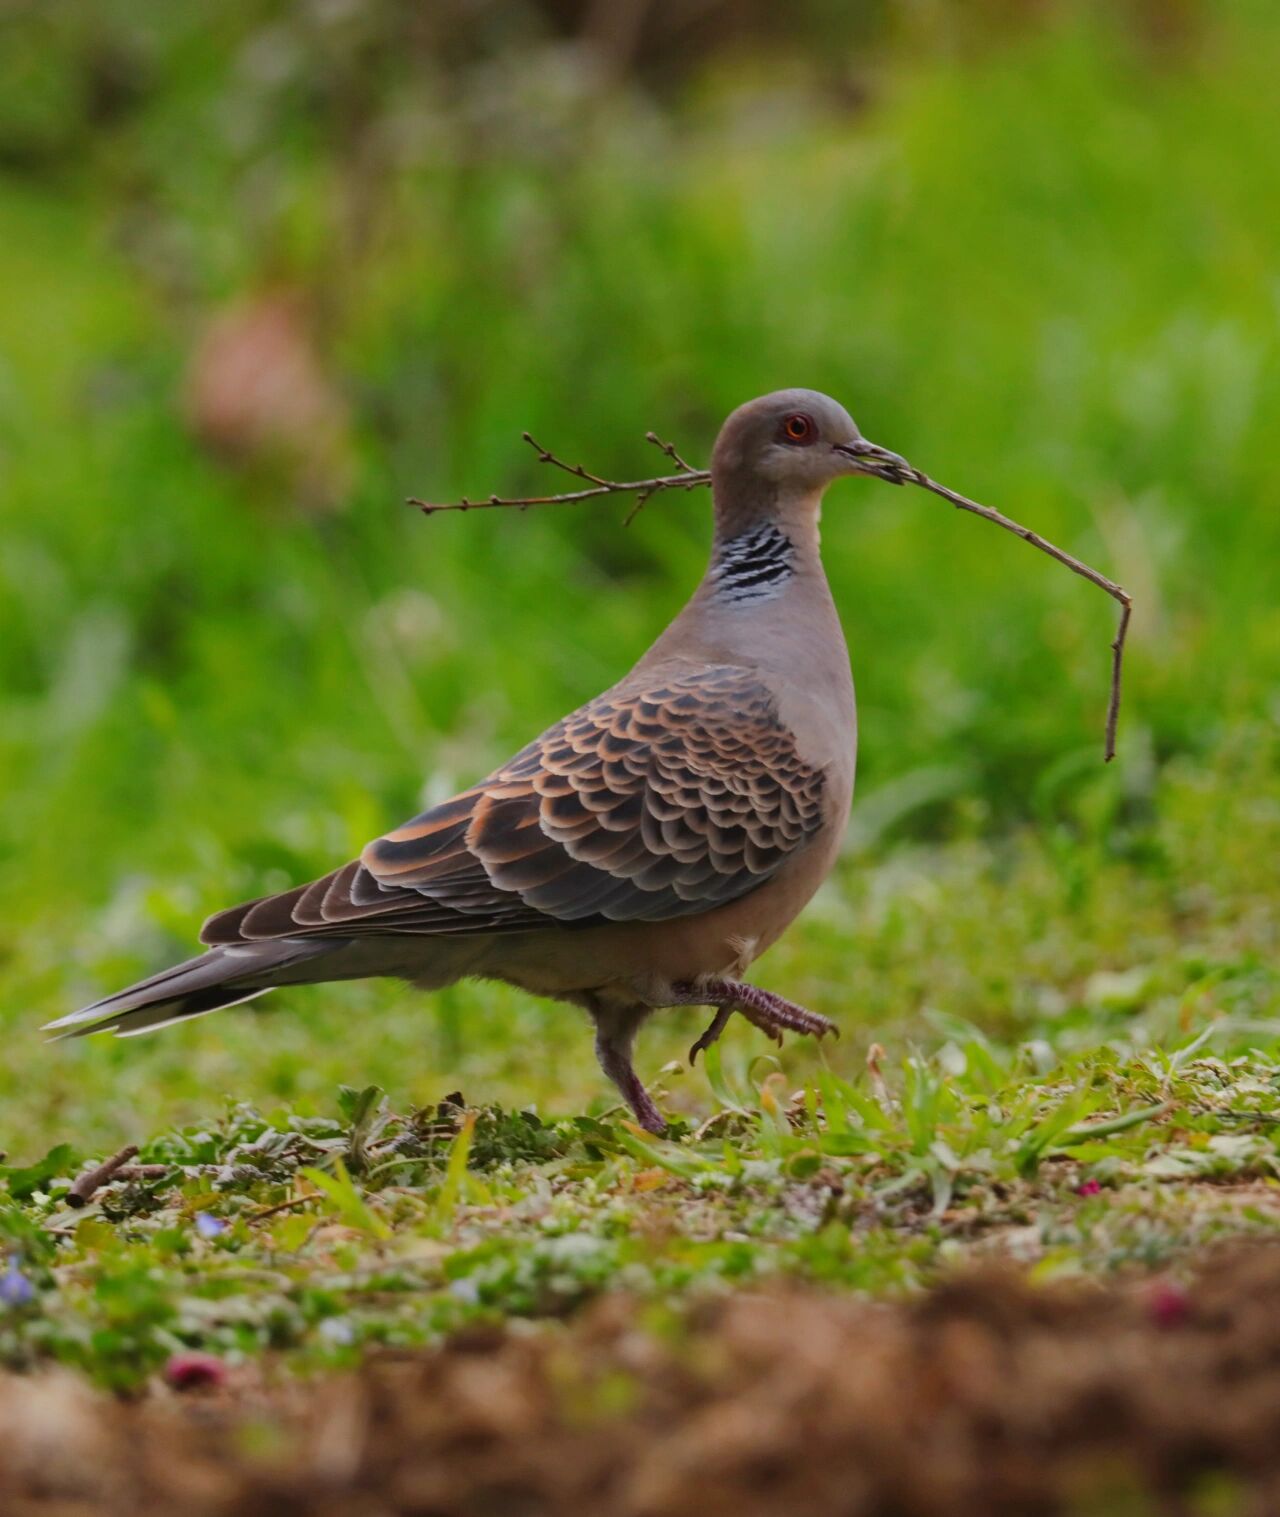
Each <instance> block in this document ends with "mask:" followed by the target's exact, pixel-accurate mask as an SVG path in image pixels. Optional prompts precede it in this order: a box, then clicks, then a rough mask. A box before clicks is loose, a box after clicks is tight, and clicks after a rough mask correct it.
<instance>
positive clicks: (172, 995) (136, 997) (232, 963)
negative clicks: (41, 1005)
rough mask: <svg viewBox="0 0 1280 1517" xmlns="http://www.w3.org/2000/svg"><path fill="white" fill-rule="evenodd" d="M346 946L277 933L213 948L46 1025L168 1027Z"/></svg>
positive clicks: (67, 1034) (132, 1032)
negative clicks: (269, 937) (265, 938)
mask: <svg viewBox="0 0 1280 1517" xmlns="http://www.w3.org/2000/svg"><path fill="white" fill-rule="evenodd" d="M344 946H345V940H338V941H335V940H334V939H332V938H329V939H318V938H276V939H273V940H271V941H268V942H260V943H234V944H230V945H228V946H227V947H224V948H212V949H210V950H209V952H208V953H202V954H200V956H199V957H198V958H194V959H188V960H187V961H186V963H185V964H175V965H174V966H173V968H172V969H165V970H162V971H161V972H160V973H159V974H153V975H152V976H151V977H150V979H146V980H139V981H138V983H137V984H136V985H130V986H129V988H128V989H127V990H121V991H118V992H117V993H116V994H115V995H113V996H107V997H106V998H105V999H104V1000H101V1001H95V1002H94V1003H93V1005H92V1006H86V1007H84V1008H83V1010H81V1011H73V1012H71V1013H70V1014H69V1015H68V1016H65V1017H59V1018H58V1020H57V1021H56V1022H50V1023H48V1024H47V1026H46V1027H45V1029H44V1030H45V1031H46V1032H56V1033H57V1034H58V1036H59V1037H63V1038H79V1037H84V1036H85V1034H87V1033H91V1032H114V1033H115V1035H116V1036H117V1037H118V1038H134V1037H137V1036H138V1034H139V1033H144V1032H155V1031H156V1030H157V1029H158V1028H160V1027H168V1026H169V1024H170V1023H171V1022H181V1021H185V1020H186V1018H187V1017H202V1016H204V1015H205V1013H206V1012H210V1011H218V1010H220V1009H221V1008H222V1007H223V1006H234V1005H236V1004H237V1002H240V1001H251V1000H252V999H253V998H254V996H260V995H262V994H264V992H266V991H268V990H271V989H273V988H274V987H275V986H276V985H278V984H282V983H287V981H288V980H290V979H292V978H293V976H292V974H291V973H290V971H291V970H292V969H293V967H294V966H295V965H300V964H304V963H305V962H306V961H307V960H309V959H315V958H319V957H320V956H321V955H322V954H326V953H332V952H333V950H334V949H335V948H340V947H344Z"/></svg>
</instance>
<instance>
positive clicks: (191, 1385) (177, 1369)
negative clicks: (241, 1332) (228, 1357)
mask: <svg viewBox="0 0 1280 1517" xmlns="http://www.w3.org/2000/svg"><path fill="white" fill-rule="evenodd" d="M164 1379H165V1384H166V1385H169V1386H171V1387H172V1388H173V1389H174V1390H175V1391H190V1390H196V1389H197V1388H200V1387H203V1386H218V1385H223V1384H225V1383H226V1379H227V1366H226V1365H225V1364H224V1363H223V1362H222V1360H221V1359H218V1358H215V1356H214V1355H213V1354H198V1353H195V1352H191V1353H186V1354H174V1355H173V1357H172V1358H171V1359H170V1360H169V1362H168V1364H166V1365H165V1367H164Z"/></svg>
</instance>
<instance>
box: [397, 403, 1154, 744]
mask: <svg viewBox="0 0 1280 1517" xmlns="http://www.w3.org/2000/svg"><path fill="white" fill-rule="evenodd" d="M522 436H523V438H524V441H525V442H527V443H528V444H529V446H530V447H531V448H533V449H534V451H535V452H536V453H537V455H538V460H539V462H540V463H544V464H550V465H552V467H553V468H557V469H561V470H563V471H564V473H566V474H572V475H573V476H574V478H575V479H582V480H585V481H586V482H587V488H586V489H585V490H568V491H565V492H563V493H561V494H558V495H521V496H501V495H490V496H489V497H488V499H487V500H470V499H468V497H467V496H465V495H464V496H463V497H462V499H461V500H456V501H445V502H431V501H424V500H419V499H418V498H417V496H410V497H409V504H410V505H411V506H416V507H417V508H418V509H419V510H420V511H421V512H422V513H423V515H424V516H433V515H434V514H435V513H436V512H437V511H471V510H489V509H493V508H496V507H508V506H510V507H514V508H515V509H516V510H519V511H523V510H526V509H527V508H528V507H529V506H552V505H569V504H572V503H573V502H576V501H581V500H597V499H599V498H600V497H602V496H607V495H634V496H635V498H636V499H635V505H634V506H633V507H632V508H631V511H630V512H629V513H628V515H627V517H626V523H627V524H628V525H629V524H630V523H631V521H632V520H633V519H634V518H635V515H636V513H637V512H638V511H639V510H640V509H641V507H642V506H643V505H644V504H645V502H646V501H647V500H648V499H649V498H650V496H652V495H656V494H657V493H658V492H659V491H660V490H693V489H696V488H697V487H698V486H700V485H709V484H710V483H711V471H710V470H709V469H696V468H694V466H693V465H692V464H690V463H688V462H687V461H686V460H685V459H684V458H682V457H681V456H680V454H679V453H678V452H677V451H676V449H675V447H674V445H673V444H671V443H669V442H663V440H662V439H661V438H660V437H659V436H658V435H657V434H656V433H655V432H646V433H645V441H646V442H649V443H652V444H653V446H654V447H656V448H657V449H658V450H659V451H660V452H661V453H664V454H665V455H666V456H667V457H668V458H669V459H670V460H671V461H672V463H673V464H675V466H676V470H677V472H676V473H675V474H661V475H658V476H656V477H655V478H652V479H631V480H616V479H604V478H602V477H601V476H600V475H598V474H592V473H591V472H590V471H589V470H588V469H586V468H584V467H583V466H582V465H581V464H570V463H566V462H565V461H564V459H562V458H557V457H556V455H555V454H554V453H552V452H551V451H550V450H549V449H547V448H544V447H543V446H542V444H541V443H539V442H536V441H535V440H534V438H533V437H531V436H530V435H529V433H528V432H525V433H523V434H522ZM868 472H874V473H876V474H877V475H878V476H879V477H880V478H881V479H886V480H888V481H889V482H890V483H892V484H899V485H903V484H913V485H919V486H920V488H921V489H923V490H929V491H931V492H932V493H933V494H934V495H938V496H941V498H942V499H943V500H946V501H949V502H950V503H951V504H952V505H953V506H955V507H956V508H957V509H958V510H961V511H970V512H972V513H973V514H974V515H975V516H981V517H982V518H983V519H984V520H986V521H989V522H994V523H995V525H996V526H997V527H1003V528H1004V530H1005V531H1006V532H1012V533H1013V534H1014V536H1015V537H1020V538H1021V539H1022V540H1023V542H1026V543H1030V544H1031V546H1032V547H1033V548H1038V549H1039V550H1040V552H1041V553H1047V554H1048V555H1049V557H1050V558H1052V559H1056V560H1057V562H1058V563H1060V564H1063V565H1065V567H1066V568H1068V569H1070V570H1071V572H1072V573H1073V574H1078V575H1079V576H1080V577H1081V578H1082V579H1087V580H1088V581H1089V583H1090V584H1091V585H1096V586H1097V587H1098V589H1099V590H1104V591H1105V592H1106V593H1107V594H1108V595H1109V596H1111V598H1112V599H1113V600H1114V601H1117V602H1118V603H1119V605H1120V623H1119V626H1118V627H1117V629H1116V635H1115V638H1114V640H1113V641H1112V643H1111V688H1110V694H1109V696H1108V699H1107V715H1106V727H1105V746H1104V759H1105V762H1107V763H1110V762H1111V760H1112V759H1113V758H1115V756H1116V728H1117V726H1118V724H1119V721H1120V688H1121V677H1122V673H1123V664H1124V648H1125V638H1126V636H1127V635H1128V631H1129V618H1130V616H1131V615H1132V613H1133V598H1132V596H1130V594H1129V592H1128V591H1127V590H1125V589H1123V588H1122V587H1121V586H1120V585H1118V584H1116V582H1115V581H1114V580H1111V579H1108V578H1107V576H1106V575H1105V574H1100V573H1099V572H1098V571H1097V570H1096V569H1094V568H1091V567H1090V566H1089V565H1088V564H1086V563H1084V562H1083V561H1082V560H1081V559H1078V558H1076V557H1075V556H1074V555H1073V554H1070V553H1067V552H1066V551H1065V550H1064V549H1062V548H1059V547H1057V546H1056V545H1055V544H1053V543H1051V542H1050V541H1049V540H1048V538H1045V537H1041V536H1040V534H1039V533H1038V532H1033V531H1031V529H1030V528H1029V527H1024V526H1023V525H1022V524H1021V523H1020V522H1016V521H1014V520H1013V518H1012V517H1009V516H1005V515H1003V514H1002V513H1001V512H999V511H994V510H992V508H991V507H990V506H982V505H979V504H978V502H977V501H976V500H970V499H969V498H968V496H966V495H960V494H959V493H957V492H956V491H955V490H949V489H948V488H947V486H946V485H941V484H939V483H938V481H937V480H936V479H930V478H929V476H928V475H927V474H925V473H924V472H923V470H921V469H917V468H915V467H914V466H913V465H912V464H909V463H907V462H906V461H905V460H903V461H902V463H901V464H898V463H893V464H886V465H884V466H883V467H881V468H878V469H876V470H874V471H868Z"/></svg>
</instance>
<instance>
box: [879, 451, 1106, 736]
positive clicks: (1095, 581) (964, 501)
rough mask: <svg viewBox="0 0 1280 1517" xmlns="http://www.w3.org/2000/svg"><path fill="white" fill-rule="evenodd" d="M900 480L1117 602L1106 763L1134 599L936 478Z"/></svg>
mask: <svg viewBox="0 0 1280 1517" xmlns="http://www.w3.org/2000/svg"><path fill="white" fill-rule="evenodd" d="M903 478H904V479H906V480H908V481H910V483H911V484H914V485H919V486H920V487H921V488H922V489H925V490H932V492H933V493H934V494H935V495H940V496H941V497H942V498H943V500H948V501H950V502H951V504H952V505H953V506H955V507H956V508H957V509H958V510H961V511H972V512H973V514H974V515H975V516H981V517H984V518H985V519H986V520H987V521H990V522H994V523H995V524H996V526H997V527H1003V528H1004V530H1005V531H1006V532H1012V533H1013V534H1014V536H1015V537H1020V538H1021V539H1022V540H1023V542H1026V543H1030V544H1031V546H1032V547H1033V548H1039V549H1040V551H1041V553H1047V554H1048V555H1049V557H1050V558H1056V559H1057V561H1058V562H1059V563H1060V564H1065V565H1066V567H1067V568H1068V569H1070V570H1071V572H1072V573H1073V574H1078V575H1079V576H1080V577H1081V579H1087V580H1088V581H1089V583H1090V584H1091V585H1097V587H1098V589H1099V590H1105V591H1106V592H1107V594H1108V595H1109V596H1110V597H1111V598H1112V600H1115V601H1118V602H1119V604H1120V625H1119V627H1118V628H1117V630H1116V635H1115V640H1114V642H1112V644H1111V694H1110V696H1109V698H1108V700H1107V723H1106V746H1105V749H1104V756H1105V761H1106V762H1107V763H1108V764H1109V763H1110V762H1111V760H1112V759H1113V758H1115V756H1116V727H1117V725H1118V723H1119V721H1120V679H1121V672H1122V665H1123V663H1124V643H1125V637H1126V635H1127V634H1128V631H1129V618H1130V616H1131V615H1132V614H1133V597H1132V596H1131V595H1130V594H1129V592H1128V591H1127V590H1124V589H1122V588H1121V587H1120V586H1119V585H1117V584H1116V582H1115V581H1114V580H1111V579H1108V578H1107V576H1106V575H1105V574H1099V573H1098V571H1097V570H1096V569H1092V568H1090V567H1089V565H1088V564H1086V563H1082V562H1081V561H1080V560H1079V559H1078V558H1075V557H1073V556H1072V555H1071V554H1070V553H1067V552H1065V551H1064V550H1063V549H1062V548H1059V547H1056V546H1055V545H1054V544H1053V543H1051V542H1049V540H1048V539H1047V538H1044V537H1041V536H1040V534H1039V533H1038V532H1032V531H1031V530H1030V529H1029V528H1027V527H1024V526H1022V525H1021V524H1020V523H1018V522H1016V521H1013V520H1012V519H1011V518H1010V517H1008V516H1003V515H1001V513H1000V512H999V511H993V510H992V509H991V507H990V506H980V505H979V504H978V502H977V501H976V500H970V499H969V498H968V496H965V495H958V494H957V493H956V492H955V491H954V490H948V489H947V487H946V485H940V484H939V483H938V482H937V480H936V479H930V478H929V476H928V475H927V474H924V473H922V472H921V471H920V470H919V469H915V468H912V467H911V465H909V464H908V465H907V467H906V469H905V470H903Z"/></svg>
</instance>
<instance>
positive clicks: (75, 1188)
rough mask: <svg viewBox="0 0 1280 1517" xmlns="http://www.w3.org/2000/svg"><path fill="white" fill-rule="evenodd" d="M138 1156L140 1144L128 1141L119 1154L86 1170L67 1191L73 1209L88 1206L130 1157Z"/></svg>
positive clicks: (67, 1199)
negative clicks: (96, 1193)
mask: <svg viewBox="0 0 1280 1517" xmlns="http://www.w3.org/2000/svg"><path fill="white" fill-rule="evenodd" d="M137 1156H138V1145H137V1144H136V1143H126V1144H125V1146H124V1147H123V1148H122V1149H121V1150H120V1152H119V1153H118V1154H112V1155H111V1157H110V1158H109V1159H104V1160H103V1161H102V1163H101V1164H97V1165H95V1166H94V1167H93V1168H92V1169H87V1170H85V1172H84V1174H82V1175H80V1176H79V1177H78V1178H77V1179H76V1180H74V1181H73V1182H72V1185H71V1189H70V1190H69V1191H68V1192H67V1195H66V1202H67V1205H68V1206H70V1207H71V1208H72V1209H73V1210H76V1211H78V1210H79V1209H80V1208H81V1207H82V1206H88V1204H89V1202H90V1201H92V1200H93V1197H94V1194H95V1192H97V1191H99V1190H101V1189H102V1187H103V1186H104V1185H109V1184H110V1183H111V1181H112V1180H114V1179H115V1177H116V1175H117V1174H118V1173H119V1172H120V1170H122V1169H123V1168H124V1166H125V1165H126V1164H128V1162H129V1160H130V1159H136V1158H137Z"/></svg>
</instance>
